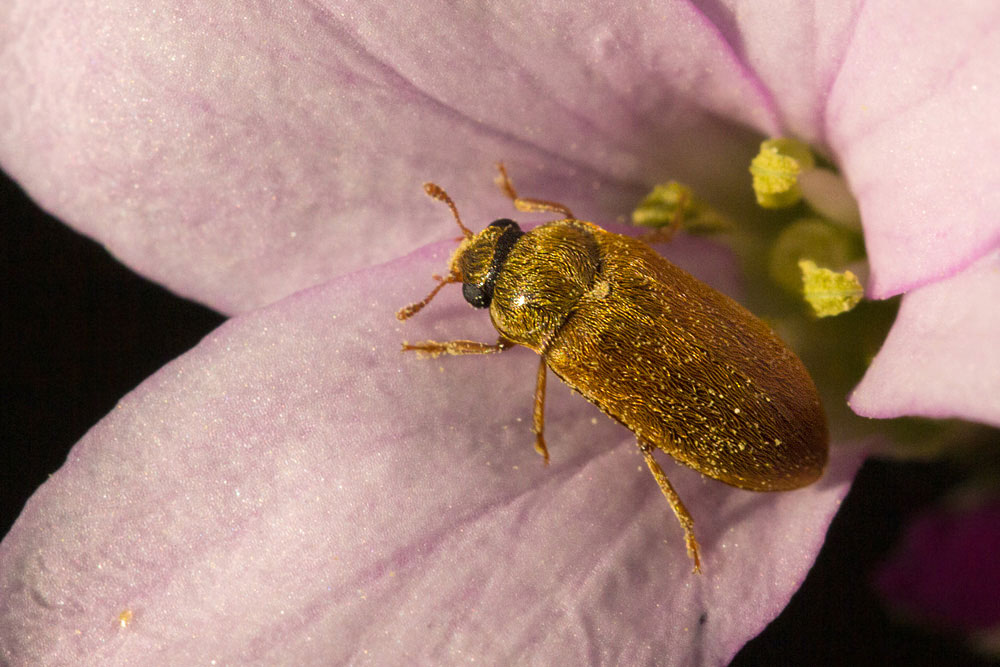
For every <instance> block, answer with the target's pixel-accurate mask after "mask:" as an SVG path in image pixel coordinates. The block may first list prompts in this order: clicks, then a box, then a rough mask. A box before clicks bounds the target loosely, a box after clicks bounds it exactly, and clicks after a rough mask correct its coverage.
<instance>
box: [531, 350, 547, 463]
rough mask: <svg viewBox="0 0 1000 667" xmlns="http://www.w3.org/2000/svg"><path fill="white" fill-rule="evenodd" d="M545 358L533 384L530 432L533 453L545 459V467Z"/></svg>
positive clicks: (539, 366)
mask: <svg viewBox="0 0 1000 667" xmlns="http://www.w3.org/2000/svg"><path fill="white" fill-rule="evenodd" d="M547 369H548V367H547V366H546V365H545V357H544V356H543V357H542V360H541V363H540V364H538V381H537V382H536V384H535V411H534V412H535V413H534V420H533V423H532V426H531V430H532V431H533V432H534V434H535V451H536V452H538V453H539V454H541V455H542V456H543V457H545V465H548V464H549V450H548V448H547V447H546V446H545V436H544V435H543V434H542V433H543V431H544V430H545V371H546V370H547Z"/></svg>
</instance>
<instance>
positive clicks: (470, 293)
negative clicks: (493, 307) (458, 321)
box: [462, 283, 493, 308]
mask: <svg viewBox="0 0 1000 667" xmlns="http://www.w3.org/2000/svg"><path fill="white" fill-rule="evenodd" d="M491 287H492V285H491ZM462 296H464V297H465V300H466V301H468V302H469V303H470V304H472V305H473V306H474V307H475V308H489V307H490V301H492V300H493V290H489V291H487V290H485V289H483V288H482V287H480V286H479V285H471V284H469V283H462Z"/></svg>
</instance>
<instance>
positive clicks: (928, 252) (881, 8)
mask: <svg viewBox="0 0 1000 667" xmlns="http://www.w3.org/2000/svg"><path fill="white" fill-rule="evenodd" d="M998 108H1000V5H998V4H997V3H992V2H976V1H974V0H973V1H971V2H961V3H958V4H955V3H948V4H944V3H938V2H920V3H908V4H907V6H906V9H905V11H901V9H900V6H899V5H898V4H897V3H893V2H868V3H865V5H864V8H863V9H862V10H861V11H860V12H859V14H858V20H857V24H856V26H855V32H854V36H853V40H852V43H851V48H850V50H849V52H848V54H847V57H846V59H845V61H844V63H843V66H842V68H841V70H840V75H839V77H838V78H837V80H836V83H835V84H834V85H833V88H832V90H831V91H830V97H829V104H828V111H827V118H826V122H827V127H828V128H829V140H830V143H831V145H832V146H833V148H834V150H835V152H836V155H837V157H838V159H839V162H840V166H841V167H842V168H843V169H844V171H845V173H846V175H847V177H848V179H849V181H850V184H851V188H852V190H853V191H854V193H855V195H856V197H857V198H858V203H859V205H860V208H861V214H862V219H863V223H864V229H865V243H866V245H867V248H868V256H869V259H870V260H871V266H872V273H871V284H870V285H869V290H868V291H869V294H870V295H872V296H873V297H875V298H879V299H881V298H886V297H889V296H892V295H894V294H899V293H901V292H907V291H909V290H912V289H914V288H915V287H918V286H920V285H925V284H927V283H929V282H932V281H934V280H939V279H942V278H946V277H948V276H951V275H954V274H956V273H958V272H959V271H961V270H962V269H964V268H965V267H966V266H968V265H969V264H971V263H972V262H974V261H975V260H976V259H977V258H978V257H981V256H982V255H984V254H986V253H988V252H989V251H990V250H991V249H993V248H996V247H997V246H998V245H1000V216H998V215H997V211H998V210H1000V188H998V187H997V183H1000V160H998V159H997V155H998V154H1000V124H998V123H997V122H996V121H997V109H998Z"/></svg>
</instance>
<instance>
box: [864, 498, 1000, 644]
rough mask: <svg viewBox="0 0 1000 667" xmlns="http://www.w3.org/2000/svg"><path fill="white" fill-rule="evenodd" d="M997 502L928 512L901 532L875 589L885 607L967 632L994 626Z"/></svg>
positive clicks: (997, 619) (999, 614) (997, 621)
mask: <svg viewBox="0 0 1000 667" xmlns="http://www.w3.org/2000/svg"><path fill="white" fill-rule="evenodd" d="M998 552H1000V503H997V502H995V501H994V502H992V503H988V504H986V505H984V506H982V507H977V508H975V509H973V510H971V511H965V512H942V511H937V512H929V513H926V514H924V515H923V516H921V517H919V518H918V519H917V520H915V521H914V522H913V523H912V525H910V527H909V529H908V530H907V534H906V537H905V538H904V540H903V543H902V545H901V546H900V549H899V551H898V553H896V554H895V555H894V556H893V557H892V558H891V559H890V560H889V562H888V563H886V564H885V565H883V566H882V568H881V570H880V571H879V573H878V577H877V580H876V582H877V586H878V588H879V590H880V591H881V592H882V594H883V595H884V596H885V597H886V598H887V599H888V600H889V602H890V603H891V604H892V605H893V606H895V607H897V608H899V609H900V610H903V611H905V612H906V613H907V614H909V615H910V616H915V617H917V618H920V619H922V620H924V621H926V622H931V623H935V624H938V625H944V626H946V627H949V628H953V629H958V630H964V631H966V632H968V631H977V630H989V629H991V628H997V627H998V626H1000V569H997V565H996V559H997V553H998Z"/></svg>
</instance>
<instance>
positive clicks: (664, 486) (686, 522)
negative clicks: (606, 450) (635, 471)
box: [637, 440, 701, 574]
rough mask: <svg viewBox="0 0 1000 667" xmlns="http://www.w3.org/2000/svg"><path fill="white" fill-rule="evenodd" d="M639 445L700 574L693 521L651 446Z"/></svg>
mask: <svg viewBox="0 0 1000 667" xmlns="http://www.w3.org/2000/svg"><path fill="white" fill-rule="evenodd" d="M637 444H638V445H639V451H641V452H642V456H643V458H645V459H646V465H647V466H649V471H650V472H651V473H653V477H655V478H656V483H657V484H659V485H660V491H662V492H663V495H664V496H666V498H667V502H668V503H670V508H671V509H673V510H674V514H676V515H677V520H678V521H679V522H680V524H681V528H683V529H684V541H685V543H686V544H687V552H688V556H689V557H690V558H691V560H692V561H694V570H693V571H694V572H695V573H698V574H700V573H701V558H700V556H699V554H698V540H696V539H695V537H694V519H693V518H692V517H691V513H690V512H688V510H687V508H686V507H684V503H683V502H681V497H680V496H679V495H677V491H675V490H674V487H673V485H671V484H670V480H668V479H667V475H666V474H665V473H664V472H663V468H661V467H660V464H659V463H657V462H656V459H654V458H653V449H655V448H654V447H653V445H651V444H650V443H648V442H644V441H642V440H639V441H637Z"/></svg>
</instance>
